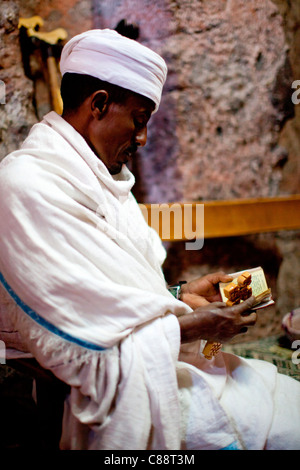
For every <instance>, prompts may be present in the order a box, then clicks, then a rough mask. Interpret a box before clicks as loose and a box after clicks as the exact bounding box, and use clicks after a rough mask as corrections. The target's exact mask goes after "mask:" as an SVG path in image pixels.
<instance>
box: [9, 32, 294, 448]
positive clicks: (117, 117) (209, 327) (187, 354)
mask: <svg viewBox="0 0 300 470" xmlns="http://www.w3.org/2000/svg"><path fill="white" fill-rule="evenodd" d="M61 71H62V75H63V79H62V98H63V102H64V111H63V115H62V116H58V115H57V114H56V113H54V112H51V113H50V114H48V115H47V116H45V118H44V119H43V121H42V122H41V123H39V124H37V125H35V126H34V127H33V129H32V131H31V132H30V134H29V136H28V138H27V139H26V140H25V142H24V144H23V146H22V148H21V149H20V150H19V151H16V152H13V153H12V154H10V155H9V156H8V157H6V159H4V161H3V163H2V165H1V170H0V182H1V198H0V214H1V220H2V221H3V223H2V226H1V237H0V253H1V260H0V268H1V273H2V274H1V281H2V304H3V305H4V304H5V305H6V307H7V308H6V311H4V313H2V316H3V317H5V320H6V322H7V323H8V322H10V323H11V328H12V330H14V331H17V332H18V339H19V340H20V341H21V343H22V344H21V346H20V347H23V348H24V349H25V350H29V351H30V352H31V353H32V354H33V355H34V356H35V357H36V359H37V360H38V361H39V362H40V364H41V365H42V366H43V367H45V368H48V369H50V370H51V371H52V372H53V373H54V374H55V375H56V376H57V377H58V378H60V379H61V380H62V381H64V382H65V383H67V384H68V385H70V387H71V392H70V396H69V397H68V400H67V403H66V412H65V417H64V426H63V436H62V442H61V446H62V448H64V449H228V448H234V449H263V448H270V449H271V448H299V434H300V432H299V421H300V420H299V419H298V420H297V419H295V418H296V416H295V413H299V409H300V407H299V399H300V394H299V387H300V385H299V383H298V382H296V381H293V380H291V379H290V378H288V377H283V376H281V375H279V374H277V371H276V369H275V367H273V366H272V365H271V364H267V363H264V362H260V361H250V360H248V361H247V360H245V359H241V358H238V357H235V356H232V355H230V354H223V353H219V354H218V355H217V356H216V357H215V358H214V359H213V360H207V359H205V358H204V357H203V355H202V354H201V351H202V349H203V345H204V344H205V340H210V341H220V342H223V341H226V340H228V339H230V338H232V337H233V336H234V335H236V334H238V333H240V332H242V331H245V329H247V327H248V326H250V325H253V324H254V323H255V320H256V314H255V312H252V311H251V306H252V305H253V299H250V300H248V301H245V302H244V303H243V304H242V305H239V306H234V307H232V308H227V307H224V304H222V303H220V302H219V300H220V299H219V295H218V289H217V285H218V283H219V282H220V281H227V280H229V279H230V278H229V277H228V276H226V275H224V274H222V273H215V274H212V275H208V276H206V277H204V278H202V279H198V280H195V281H193V282H191V283H187V284H184V285H183V286H182V288H181V289H182V291H181V300H178V299H176V298H174V297H173V296H172V294H171V293H170V292H169V291H168V289H167V286H166V282H165V279H164V276H163V273H162V269H161V265H162V263H163V260H164V257H165V252H164V249H163V248H162V244H161V242H160V240H159V238H158V236H157V234H156V233H155V232H154V231H153V230H152V229H151V228H149V227H148V226H147V225H146V223H145V221H144V219H143V217H142V214H141V212H140V210H139V207H138V205H137V203H136V201H135V200H134V198H133V196H132V194H131V188H132V186H133V184H134V177H133V175H132V174H131V173H130V171H129V170H128V169H127V167H126V166H125V163H126V162H127V161H128V159H130V158H134V152H135V150H136V149H137V148H138V147H139V146H143V145H145V144H146V138H147V123H148V121H149V119H150V117H151V114H152V113H154V112H155V111H156V110H157V108H158V106H159V102H160V99H161V92H162V87H163V84H164V82H165V78H166V65H165V63H164V61H163V59H162V58H161V57H160V56H158V55H157V54H156V53H154V52H153V51H151V50H149V49H148V48H145V47H144V46H142V45H141V44H138V43H137V42H135V41H133V40H130V39H127V38H124V37H122V36H120V35H119V34H118V33H116V32H114V31H110V30H92V31H88V32H86V33H83V34H81V35H78V36H76V37H75V38H73V39H72V40H71V41H69V42H68V43H67V44H66V46H65V47H64V49H63V52H62V57H61ZM5 340H7V338H5ZM287 390H289V393H290V396H289V398H288V399H287V400H286V401H285V402H284V403H282V402H281V401H282V398H281V397H282V393H287ZM283 416H284V419H283ZM281 420H282V421H281Z"/></svg>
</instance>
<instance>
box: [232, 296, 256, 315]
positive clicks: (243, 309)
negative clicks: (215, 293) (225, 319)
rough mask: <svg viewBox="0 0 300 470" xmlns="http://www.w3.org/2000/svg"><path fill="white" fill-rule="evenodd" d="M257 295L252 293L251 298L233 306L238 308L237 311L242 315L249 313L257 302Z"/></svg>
mask: <svg viewBox="0 0 300 470" xmlns="http://www.w3.org/2000/svg"><path fill="white" fill-rule="evenodd" d="M255 301H256V299H255V297H254V296H253V295H252V296H251V297H249V299H247V300H245V301H244V302H241V303H240V304H237V305H233V307H231V308H234V309H235V310H236V312H237V313H239V314H241V315H243V314H244V315H249V310H251V308H252V307H253V306H254V304H255Z"/></svg>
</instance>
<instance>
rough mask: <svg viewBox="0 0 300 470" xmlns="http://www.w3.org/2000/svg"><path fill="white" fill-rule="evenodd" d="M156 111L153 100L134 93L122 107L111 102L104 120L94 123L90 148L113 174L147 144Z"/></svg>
mask: <svg viewBox="0 0 300 470" xmlns="http://www.w3.org/2000/svg"><path fill="white" fill-rule="evenodd" d="M152 111H153V105H152V103H151V101H150V100H148V99H147V98H144V97H143V96H140V95H134V94H133V95H132V96H130V97H129V98H128V99H127V100H126V101H125V102H124V103H122V104H117V103H110V104H109V105H108V108H107V110H106V112H105V114H104V117H103V118H102V119H100V120H98V121H97V120H95V121H94V122H93V125H92V126H91V132H90V135H89V140H90V145H91V146H92V148H93V150H94V151H95V153H96V154H97V156H98V157H99V158H100V159H101V160H102V161H103V163H104V164H105V166H106V167H107V169H108V171H109V172H110V173H111V174H112V175H115V174H117V173H119V172H120V171H121V169H122V165H123V164H124V163H127V162H128V160H129V159H130V158H131V157H132V156H133V154H134V153H135V152H136V150H137V148H138V147H139V146H144V145H145V144H146V141H147V123H148V121H149V119H150V116H151V113H152Z"/></svg>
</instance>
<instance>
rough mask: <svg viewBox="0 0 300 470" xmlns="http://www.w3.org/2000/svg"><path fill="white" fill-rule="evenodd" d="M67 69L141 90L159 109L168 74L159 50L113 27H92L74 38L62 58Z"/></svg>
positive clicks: (136, 91) (62, 71)
mask: <svg viewBox="0 0 300 470" xmlns="http://www.w3.org/2000/svg"><path fill="white" fill-rule="evenodd" d="M60 70H61V73H62V75H64V74H65V73H66V72H70V73H81V74H86V75H91V76H92V77H96V78H99V79H100V80H104V81H106V82H109V83H112V84H114V85H119V86H121V87H123V88H127V89H128V90H131V91H134V92H135V93H139V94H140V95H143V96H146V97H147V98H150V99H151V100H152V101H154V103H155V105H156V107H155V111H156V110H157V108H158V106H159V103H160V100H161V94H162V89H163V85H164V83H165V80H166V76H167V66H166V63H165V61H164V60H163V59H162V57H160V56H159V55H158V54H157V53H156V52H154V51H152V50H151V49H149V48H148V47H145V46H143V45H142V44H140V43H138V42H137V41H135V40H133V39H129V38H126V37H124V36H122V35H121V34H119V33H117V32H116V31H113V30H110V29H92V30H90V31H86V32H85V33H82V34H78V35H77V36H75V37H73V38H72V39H71V40H70V41H68V42H67V44H66V45H65V46H64V48H63V50H62V54H61V59H60Z"/></svg>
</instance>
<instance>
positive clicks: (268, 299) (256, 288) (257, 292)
mask: <svg viewBox="0 0 300 470" xmlns="http://www.w3.org/2000/svg"><path fill="white" fill-rule="evenodd" d="M245 272H248V273H250V274H251V284H250V287H251V289H252V295H254V296H255V298H256V304H255V309H256V310H258V309H261V308H265V307H268V306H269V305H272V304H274V301H273V299H272V293H271V289H269V287H268V285H267V281H266V277H265V273H264V270H263V269H262V268H261V267H260V266H259V267H257V268H251V269H247V270H243V271H239V272H236V273H232V274H230V276H232V277H233V278H234V279H233V281H231V282H233V283H234V284H237V279H238V277H239V276H240V275H241V274H243V273H245ZM229 284H230V282H226V283H225V282H220V285H219V286H220V293H221V297H222V300H223V302H226V301H227V300H228V299H227V298H226V296H225V294H224V289H225V288H226V286H228V285H229Z"/></svg>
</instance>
